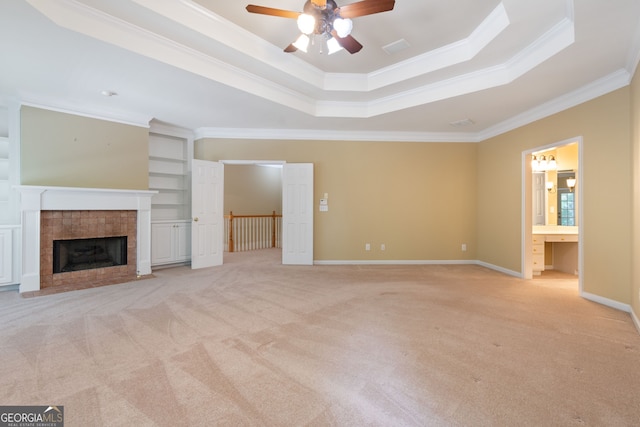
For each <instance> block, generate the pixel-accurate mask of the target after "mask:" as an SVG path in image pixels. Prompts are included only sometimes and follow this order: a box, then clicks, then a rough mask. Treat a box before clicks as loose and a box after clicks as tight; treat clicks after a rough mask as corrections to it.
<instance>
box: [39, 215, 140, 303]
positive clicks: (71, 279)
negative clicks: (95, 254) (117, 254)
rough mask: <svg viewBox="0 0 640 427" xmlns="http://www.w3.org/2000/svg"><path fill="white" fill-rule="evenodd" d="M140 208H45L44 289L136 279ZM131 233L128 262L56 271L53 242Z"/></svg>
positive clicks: (42, 224)
mask: <svg viewBox="0 0 640 427" xmlns="http://www.w3.org/2000/svg"><path fill="white" fill-rule="evenodd" d="M136 228H137V212H136V211H105V210H91V211H90V210H81V211H42V212H41V213H40V232H41V235H40V289H41V290H43V289H47V288H51V287H58V286H67V287H69V286H71V287H73V288H74V289H78V288H82V287H83V286H84V287H92V286H94V283H102V284H113V283H121V282H125V281H129V280H134V279H135V278H136V277H137V268H136V234H137V230H136ZM118 236H127V265H123V266H113V267H102V268H93V269H90V270H81V271H73V272H64V273H55V274H54V273H53V242H54V240H63V239H84V238H98V237H118Z"/></svg>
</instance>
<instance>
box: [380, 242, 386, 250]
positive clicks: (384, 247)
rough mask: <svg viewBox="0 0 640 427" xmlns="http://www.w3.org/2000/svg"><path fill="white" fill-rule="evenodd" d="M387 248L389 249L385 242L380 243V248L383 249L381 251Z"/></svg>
mask: <svg viewBox="0 0 640 427" xmlns="http://www.w3.org/2000/svg"><path fill="white" fill-rule="evenodd" d="M385 249H387V247H386V246H385V245H384V243H382V244H381V245H380V250H381V251H384V250H385Z"/></svg>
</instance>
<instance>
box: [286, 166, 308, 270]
mask: <svg viewBox="0 0 640 427" xmlns="http://www.w3.org/2000/svg"><path fill="white" fill-rule="evenodd" d="M282 263H283V264H302V265H312V264H313V163H285V164H284V165H283V167H282Z"/></svg>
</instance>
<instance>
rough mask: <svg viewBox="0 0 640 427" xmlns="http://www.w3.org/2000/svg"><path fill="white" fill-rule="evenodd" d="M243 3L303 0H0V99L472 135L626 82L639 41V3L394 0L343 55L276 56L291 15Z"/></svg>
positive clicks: (296, 7)
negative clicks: (250, 10)
mask: <svg viewBox="0 0 640 427" xmlns="http://www.w3.org/2000/svg"><path fill="white" fill-rule="evenodd" d="M365 1H366V0H365ZM354 2H355V1H353V0H343V1H340V0H336V3H337V4H338V6H341V5H346V4H349V3H354ZM249 3H252V4H257V5H261V6H266V7H273V8H279V9H286V10H292V11H302V8H303V6H304V3H305V2H304V0H244V1H241V0H226V1H222V0H109V1H106V0H55V1H51V0H25V1H3V2H1V3H0V57H2V64H3V65H2V66H1V67H0V104H4V105H5V106H7V105H9V104H10V103H12V102H22V103H25V104H28V105H34V106H43V107H47V108H53V109H58V110H61V111H69V112H75V113H81V114H86V115H89V116H97V117H102V118H110V119H113V120H118V121H123V122H128V123H134V124H143V125H144V124H147V123H148V122H149V121H151V120H154V121H155V122H157V123H161V124H167V125H172V126H179V127H184V128H187V129H191V130H195V131H196V135H197V136H200V137H201V136H211V137H214V136H221V137H229V138H233V137H248V138H254V137H257V138H301V139H310V138H312V139H361V140H407V141H480V140H482V139H484V138H486V137H490V136H493V135H496V134H499V133H501V132H504V131H506V130H509V129H512V128H515V127H518V126H521V125H523V124H526V123H529V122H531V121H534V120H537V119H539V118H542V117H545V116H546V115H548V114H553V113H555V112H558V111H561V110H563V109H565V108H568V107H571V106H573V105H576V104H579V103H581V102H584V101H586V100H589V99H591V98H594V97H597V96H600V95H602V94H604V93H607V92H610V91H611V90H615V89H617V88H620V87H623V86H625V85H627V84H629V83H630V79H631V76H632V73H633V72H634V71H635V67H636V65H637V63H638V58H639V52H640V2H639V1H637V0H615V1H611V0H573V1H572V0H535V1H523V0H503V1H499V0H447V1H442V0H396V2H395V6H394V8H393V10H391V11H388V12H384V13H377V14H373V15H368V16H361V17H358V18H355V19H353V30H352V32H351V35H352V36H353V37H354V38H356V39H357V40H358V41H359V42H360V43H362V44H363V45H364V48H363V49H362V50H361V51H360V52H358V53H356V54H353V55H351V54H349V53H348V52H346V51H344V50H343V51H340V52H337V53H335V54H333V55H328V54H327V53H326V52H320V51H319V50H320V47H319V46H320V43H316V44H314V45H312V46H311V47H310V49H309V52H307V53H304V52H301V51H297V52H294V53H285V52H283V48H284V47H285V46H287V45H289V44H290V43H292V42H293V41H294V40H295V38H296V37H297V36H298V35H299V34H300V31H299V30H298V28H297V25H296V20H295V19H287V18H281V17H275V16H266V15H260V14H255V13H248V12H247V11H246V9H245V8H246V6H247V4H249ZM105 91H106V92H109V91H111V92H112V94H113V93H115V94H113V96H105V95H103V94H102V92H105Z"/></svg>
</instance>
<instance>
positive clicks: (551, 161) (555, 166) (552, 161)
mask: <svg viewBox="0 0 640 427" xmlns="http://www.w3.org/2000/svg"><path fill="white" fill-rule="evenodd" d="M547 169H548V170H556V169H558V164H557V163H556V158H555V157H554V156H553V154H549V161H548V162H547Z"/></svg>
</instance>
